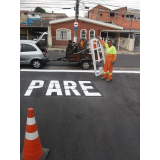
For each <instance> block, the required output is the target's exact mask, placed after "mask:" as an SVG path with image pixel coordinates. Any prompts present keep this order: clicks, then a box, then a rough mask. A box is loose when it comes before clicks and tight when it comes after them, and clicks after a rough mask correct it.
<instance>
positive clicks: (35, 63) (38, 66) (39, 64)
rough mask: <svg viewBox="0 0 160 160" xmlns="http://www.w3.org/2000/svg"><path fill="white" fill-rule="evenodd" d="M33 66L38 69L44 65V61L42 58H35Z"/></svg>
mask: <svg viewBox="0 0 160 160" xmlns="http://www.w3.org/2000/svg"><path fill="white" fill-rule="evenodd" d="M32 67H33V68H36V69H39V68H41V67H42V62H41V61H40V60H33V61H32Z"/></svg>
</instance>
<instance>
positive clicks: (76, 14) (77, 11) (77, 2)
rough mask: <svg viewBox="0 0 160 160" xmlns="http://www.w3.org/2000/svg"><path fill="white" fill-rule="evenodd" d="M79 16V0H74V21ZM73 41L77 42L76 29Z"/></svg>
mask: <svg viewBox="0 0 160 160" xmlns="http://www.w3.org/2000/svg"><path fill="white" fill-rule="evenodd" d="M78 16H79V0H76V10H75V21H76V22H77V21H78ZM74 42H75V43H77V30H74Z"/></svg>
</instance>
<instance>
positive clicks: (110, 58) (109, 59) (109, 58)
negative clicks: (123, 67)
mask: <svg viewBox="0 0 160 160" xmlns="http://www.w3.org/2000/svg"><path fill="white" fill-rule="evenodd" d="M96 38H98V39H99V40H100V42H101V43H102V45H103V46H105V47H106V49H107V51H106V55H105V64H104V69H103V77H101V79H106V81H107V82H110V81H111V80H112V70H113V65H114V63H115V61H116V58H117V53H116V48H115V47H114V46H113V45H112V41H111V40H108V42H107V43H108V44H107V43H105V42H104V41H102V40H101V39H100V38H99V37H96ZM108 70H109V73H108V75H109V76H108V78H107V71H108Z"/></svg>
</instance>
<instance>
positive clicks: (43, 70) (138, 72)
mask: <svg viewBox="0 0 160 160" xmlns="http://www.w3.org/2000/svg"><path fill="white" fill-rule="evenodd" d="M20 71H23V72H73V73H77V72H82V73H94V70H46V69H38V70H37V69H21V70H20ZM113 73H137V74H140V71H119V70H113Z"/></svg>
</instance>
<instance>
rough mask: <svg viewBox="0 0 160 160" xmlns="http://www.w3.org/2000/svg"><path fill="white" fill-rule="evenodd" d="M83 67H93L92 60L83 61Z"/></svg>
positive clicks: (86, 68)
mask: <svg viewBox="0 0 160 160" xmlns="http://www.w3.org/2000/svg"><path fill="white" fill-rule="evenodd" d="M81 67H82V69H85V70H88V69H90V67H91V62H90V61H83V62H82V63H81Z"/></svg>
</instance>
